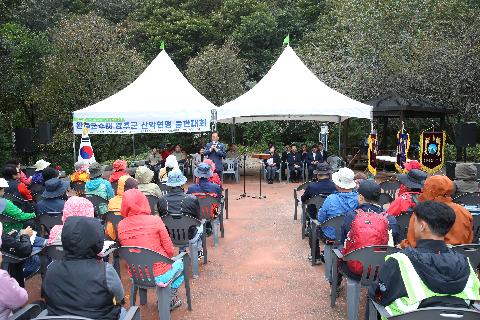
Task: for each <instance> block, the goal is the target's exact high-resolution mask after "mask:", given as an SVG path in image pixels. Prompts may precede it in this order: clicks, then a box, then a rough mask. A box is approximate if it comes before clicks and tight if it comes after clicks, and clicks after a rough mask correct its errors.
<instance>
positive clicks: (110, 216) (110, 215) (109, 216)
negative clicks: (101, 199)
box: [103, 211, 124, 241]
mask: <svg viewBox="0 0 480 320" xmlns="http://www.w3.org/2000/svg"><path fill="white" fill-rule="evenodd" d="M115 213H120V211H107V212H105V214H104V215H103V218H104V219H105V222H110V223H111V224H112V225H113V229H115V237H116V238H115V239H116V241H118V224H119V223H120V221H122V220H123V219H124V217H123V216H122V215H120V214H115Z"/></svg>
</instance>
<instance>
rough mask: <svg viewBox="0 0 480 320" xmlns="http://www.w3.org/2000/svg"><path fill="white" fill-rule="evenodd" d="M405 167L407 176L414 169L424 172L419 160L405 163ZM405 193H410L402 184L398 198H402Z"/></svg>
mask: <svg viewBox="0 0 480 320" xmlns="http://www.w3.org/2000/svg"><path fill="white" fill-rule="evenodd" d="M403 167H404V168H405V174H407V173H408V172H409V171H410V170H412V169H417V170H422V165H421V164H420V162H418V161H417V160H410V161H409V162H407V163H405V164H404V165H403ZM425 179H426V178H425ZM405 192H408V190H407V189H406V188H405V186H404V185H403V184H402V185H401V186H400V190H398V196H399V197H400V196H401V195H402V194H404V193H405Z"/></svg>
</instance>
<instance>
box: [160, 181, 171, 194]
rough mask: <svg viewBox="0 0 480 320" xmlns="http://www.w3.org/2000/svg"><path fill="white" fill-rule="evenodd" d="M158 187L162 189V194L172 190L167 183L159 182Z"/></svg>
mask: <svg viewBox="0 0 480 320" xmlns="http://www.w3.org/2000/svg"><path fill="white" fill-rule="evenodd" d="M158 187H159V188H160V191H162V195H165V194H167V193H168V191H170V187H169V186H167V185H166V184H165V183H162V182H159V183H158Z"/></svg>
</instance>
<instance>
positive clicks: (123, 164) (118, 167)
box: [108, 159, 129, 183]
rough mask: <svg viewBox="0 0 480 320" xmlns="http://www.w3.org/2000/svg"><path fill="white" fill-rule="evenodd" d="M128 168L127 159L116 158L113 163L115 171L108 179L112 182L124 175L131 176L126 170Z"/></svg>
mask: <svg viewBox="0 0 480 320" xmlns="http://www.w3.org/2000/svg"><path fill="white" fill-rule="evenodd" d="M126 168H127V161H122V160H120V159H117V160H115V162H114V163H113V171H115V172H114V173H112V174H111V175H110V178H108V181H110V183H112V182H114V181H118V179H120V177H121V176H124V175H127V176H129V174H128V173H127V172H125V171H124V170H125V169H126Z"/></svg>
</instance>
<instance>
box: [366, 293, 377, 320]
mask: <svg viewBox="0 0 480 320" xmlns="http://www.w3.org/2000/svg"><path fill="white" fill-rule="evenodd" d="M367 306H368V310H367V311H368V314H367V316H368V320H377V309H376V308H375V306H374V305H373V303H372V300H370V299H369V298H367Z"/></svg>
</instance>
